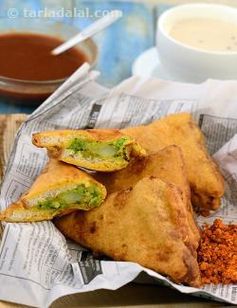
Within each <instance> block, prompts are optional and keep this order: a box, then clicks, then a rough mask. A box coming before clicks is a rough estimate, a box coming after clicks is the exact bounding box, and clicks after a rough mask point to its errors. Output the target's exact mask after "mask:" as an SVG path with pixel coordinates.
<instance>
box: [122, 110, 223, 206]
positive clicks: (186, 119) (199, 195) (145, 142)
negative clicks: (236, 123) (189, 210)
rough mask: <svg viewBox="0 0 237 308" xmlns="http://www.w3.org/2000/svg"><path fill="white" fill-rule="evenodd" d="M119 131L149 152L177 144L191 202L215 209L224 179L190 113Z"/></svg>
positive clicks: (221, 193) (218, 202)
mask: <svg viewBox="0 0 237 308" xmlns="http://www.w3.org/2000/svg"><path fill="white" fill-rule="evenodd" d="M122 131H123V133H124V134H126V135H129V136H131V137H133V138H135V139H136V140H137V142H139V143H140V144H141V146H143V147H144V148H145V149H146V150H147V152H148V153H155V152H157V151H158V150H160V149H162V148H164V147H166V146H168V145H171V144H176V145H178V146H179V147H180V148H181V149H182V152H183V155H184V161H185V164H186V167H187V174H188V180H189V183H190V186H191V193H192V203H193V205H194V206H195V207H197V208H198V209H200V210H201V211H203V212H205V211H209V210H216V209H217V208H218V207H219V206H220V198H221V197H222V196H223V194H224V180H223V177H222V175H221V173H220V171H219V169H218V167H217V165H216V164H215V162H214V161H213V159H212V158H211V157H210V155H209V154H208V152H207V149H206V146H205V140H204V136H203V134H202V132H201V130H200V129H199V127H198V126H197V125H196V123H195V122H194V120H193V119H192V116H191V115H190V114H188V113H178V114H173V115H170V116H167V117H164V118H162V119H160V120H157V121H154V122H153V123H151V124H149V125H147V126H137V127H130V128H126V129H124V130H122Z"/></svg>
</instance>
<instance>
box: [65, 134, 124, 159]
mask: <svg viewBox="0 0 237 308" xmlns="http://www.w3.org/2000/svg"><path fill="white" fill-rule="evenodd" d="M128 141H129V138H128V137H122V138H119V139H117V140H115V141H103V142H102V141H91V140H85V139H80V138H74V139H73V140H72V142H71V143H70V145H69V147H68V150H71V151H73V154H77V155H78V154H80V155H81V156H82V157H84V158H87V159H95V158H96V159H121V158H122V159H127V153H126V147H125V146H126V144H127V142H128Z"/></svg>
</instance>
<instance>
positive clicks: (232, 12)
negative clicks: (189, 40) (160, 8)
mask: <svg viewBox="0 0 237 308" xmlns="http://www.w3.org/2000/svg"><path fill="white" fill-rule="evenodd" d="M185 18H188V19H190V18H212V19H220V20H224V21H229V22H233V23H235V24H236V26H237V9H235V8H231V7H228V6H225V5H218V4H202V3H200V4H185V5H179V6H176V7H174V8H171V9H169V10H167V11H166V12H164V13H163V14H162V15H161V16H160V18H159V20H158V23H157V40H156V42H157V49H158V53H159V57H160V61H161V63H162V65H163V66H164V67H165V69H166V70H167V72H168V73H169V74H170V75H171V76H173V77H174V78H177V79H179V78H181V79H182V80H184V81H187V82H202V81H204V80H206V79H207V78H213V79H237V52H234V51H232V52H229V51H228V52H223V51H220V52H219V51H205V50H200V49H197V48H194V47H191V46H188V45H186V44H183V43H181V42H179V41H177V40H175V39H174V38H172V37H171V36H170V34H169V32H170V29H171V28H172V27H173V26H174V25H175V24H176V23H177V22H179V21H180V20H183V19H185Z"/></svg>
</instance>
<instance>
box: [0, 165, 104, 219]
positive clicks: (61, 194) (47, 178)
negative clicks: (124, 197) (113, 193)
mask: <svg viewBox="0 0 237 308" xmlns="http://www.w3.org/2000/svg"><path fill="white" fill-rule="evenodd" d="M105 197H106V189H105V187H104V186H103V185H102V184H100V183H98V182H97V181H96V180H94V179H93V178H92V177H91V176H90V175H88V174H87V173H85V172H83V171H81V170H79V169H78V168H76V167H74V166H70V165H67V164H65V163H63V162H58V161H56V160H51V161H50V162H49V163H48V165H47V167H46V168H45V170H44V171H43V172H42V173H41V174H40V175H39V176H38V178H37V179H36V180H35V182H34V184H33V185H32V187H31V188H30V189H29V190H28V192H26V193H25V194H24V195H22V196H21V198H20V199H19V200H18V201H17V202H15V203H13V204H11V205H10V206H9V207H8V208H7V209H6V210H5V211H3V212H1V213H0V220H4V221H9V222H27V221H41V220H49V219H52V218H53V217H54V216H57V215H64V214H67V213H69V212H71V211H73V210H74V211H75V210H76V209H83V210H89V209H92V208H94V207H97V206H99V205H100V204H101V203H102V202H103V200H104V199H105Z"/></svg>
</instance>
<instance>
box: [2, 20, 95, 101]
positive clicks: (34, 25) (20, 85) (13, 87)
mask: <svg viewBox="0 0 237 308" xmlns="http://www.w3.org/2000/svg"><path fill="white" fill-rule="evenodd" d="M78 32H79V29H78V28H76V27H73V26H69V25H67V24H64V23H60V22H55V21H52V20H44V19H24V18H16V19H11V20H10V23H9V19H0V35H1V34H8V33H24V34H25V33H29V34H44V35H47V36H52V37H56V38H58V39H60V40H63V41H65V40H68V39H69V38H70V37H72V36H74V35H75V34H77V33H78ZM75 48H78V49H80V51H82V52H83V53H84V54H85V55H86V58H87V59H88V63H89V64H90V65H91V66H92V67H93V66H94V65H95V63H96V61H97V55H98V49H97V46H96V44H95V43H94V41H93V40H92V39H87V40H85V41H84V42H82V43H80V44H79V45H76V46H75ZM68 77H69V76H68ZM68 77H66V78H63V79H57V80H47V81H32V80H19V79H14V78H8V77H4V76H0V97H1V96H2V97H4V98H5V100H6V99H7V101H8V102H10V103H14V104H21V105H28V106H30V105H31V106H32V105H33V106H35V105H39V104H40V103H42V102H43V101H44V100H45V99H46V98H47V97H48V96H49V95H51V94H52V93H53V92H54V91H55V90H56V89H57V88H58V87H59V86H60V85H61V84H62V83H63V82H64V81H65V80H66V79H67V78H68Z"/></svg>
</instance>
